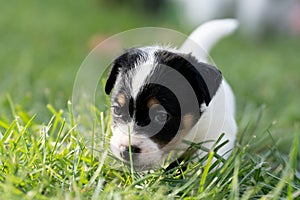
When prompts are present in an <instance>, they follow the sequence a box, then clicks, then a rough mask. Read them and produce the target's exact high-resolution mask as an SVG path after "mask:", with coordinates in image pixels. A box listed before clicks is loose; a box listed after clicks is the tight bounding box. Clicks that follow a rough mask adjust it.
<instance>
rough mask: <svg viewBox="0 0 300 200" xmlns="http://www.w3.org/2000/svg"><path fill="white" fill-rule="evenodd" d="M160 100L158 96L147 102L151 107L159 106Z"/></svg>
mask: <svg viewBox="0 0 300 200" xmlns="http://www.w3.org/2000/svg"><path fill="white" fill-rule="evenodd" d="M159 104H160V102H159V101H158V100H157V98H155V97H152V98H150V99H149V100H148V102H147V107H148V108H149V109H150V108H151V107H152V106H158V105H159Z"/></svg>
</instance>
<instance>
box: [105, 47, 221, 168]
mask: <svg viewBox="0 0 300 200" xmlns="http://www.w3.org/2000/svg"><path fill="white" fill-rule="evenodd" d="M221 81H222V75H221V73H220V71H219V70H218V69H216V68H215V67H213V66H211V65H208V64H205V63H200V62H198V61H197V60H196V59H195V58H194V57H193V56H191V55H190V54H182V53H178V52H174V51H173V50H164V49H162V48H158V47H146V48H134V49H129V50H127V51H126V52H125V53H124V54H123V55H121V56H119V57H118V58H117V59H116V60H115V61H114V62H113V64H112V68H111V70H110V72H109V74H108V78H107V82H106V86H105V92H106V93H107V94H110V93H111V91H112V89H113V88H114V89H113V92H112V98H111V112H112V132H113V135H112V138H111V149H112V151H113V153H114V154H115V156H117V157H118V158H119V159H121V160H122V161H124V162H126V163H128V162H129V160H130V153H129V150H130V148H131V153H132V154H131V156H132V159H133V164H134V166H135V168H136V169H140V170H144V169H149V168H153V167H155V166H157V165H159V164H161V163H162V162H163V161H164V160H165V159H166V158H167V156H168V155H169V153H170V152H171V151H173V150H175V151H177V150H182V149H180V148H179V147H180V146H181V144H182V140H183V138H185V137H186V136H187V135H188V134H191V130H192V129H193V127H194V126H195V124H196V123H197V122H198V120H199V119H200V117H201V114H202V113H203V112H205V108H206V106H208V105H209V103H210V101H211V99H212V97H213V96H214V95H215V93H216V91H217V90H218V88H219V85H220V83H221Z"/></svg>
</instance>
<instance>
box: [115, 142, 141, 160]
mask: <svg viewBox="0 0 300 200" xmlns="http://www.w3.org/2000/svg"><path fill="white" fill-rule="evenodd" d="M131 153H132V158H134V157H135V156H136V155H134V154H136V153H141V149H140V148H139V147H138V146H135V145H132V146H131ZM120 155H121V157H122V158H123V159H125V160H127V161H129V160H130V153H129V146H124V145H122V146H121V147H120Z"/></svg>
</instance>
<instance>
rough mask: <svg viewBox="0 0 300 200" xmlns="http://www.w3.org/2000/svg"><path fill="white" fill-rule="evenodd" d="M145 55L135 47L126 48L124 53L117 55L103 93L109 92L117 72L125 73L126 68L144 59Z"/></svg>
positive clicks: (130, 67)
mask: <svg viewBox="0 0 300 200" xmlns="http://www.w3.org/2000/svg"><path fill="white" fill-rule="evenodd" d="M146 59H147V55H146V54H145V53H144V52H143V51H141V50H140V49H137V48H132V49H128V50H127V51H126V52H125V53H124V54H122V55H121V56H119V57H118V58H116V59H115V60H114V61H113V64H112V67H111V69H110V72H109V73H108V76H107V80H106V85H105V93H106V94H109V93H110V92H111V90H112V88H113V87H114V85H115V82H116V79H117V76H118V74H119V73H120V72H121V73H126V72H127V71H128V70H130V69H132V68H133V67H134V65H135V64H136V63H138V62H140V61H145V60H146Z"/></svg>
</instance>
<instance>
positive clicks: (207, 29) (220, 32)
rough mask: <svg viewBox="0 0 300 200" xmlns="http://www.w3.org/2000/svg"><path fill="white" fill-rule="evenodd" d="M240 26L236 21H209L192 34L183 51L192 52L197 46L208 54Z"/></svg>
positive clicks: (182, 48) (183, 46)
mask: <svg viewBox="0 0 300 200" xmlns="http://www.w3.org/2000/svg"><path fill="white" fill-rule="evenodd" d="M238 26H239V23H238V21H237V20H236V19H218V20H212V21H208V22H206V23H204V24H202V25H200V26H199V27H198V28H196V30H194V31H193V32H192V34H191V35H190V36H189V38H188V40H187V41H185V42H184V44H183V45H182V47H181V50H182V51H184V52H192V51H193V49H192V48H193V46H194V45H195V44H197V45H200V46H201V47H202V48H203V49H204V50H205V51H206V52H209V51H210V49H211V48H212V47H213V46H214V45H215V44H216V43H217V42H218V41H219V40H220V39H222V38H223V37H225V36H227V35H230V34H231V33H233V32H234V31H235V30H236V29H237V27H238ZM191 43H194V44H191Z"/></svg>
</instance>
